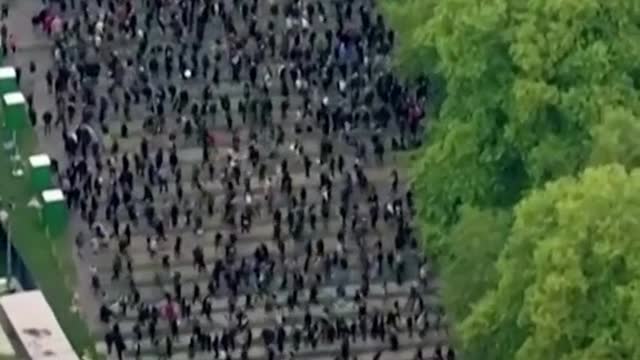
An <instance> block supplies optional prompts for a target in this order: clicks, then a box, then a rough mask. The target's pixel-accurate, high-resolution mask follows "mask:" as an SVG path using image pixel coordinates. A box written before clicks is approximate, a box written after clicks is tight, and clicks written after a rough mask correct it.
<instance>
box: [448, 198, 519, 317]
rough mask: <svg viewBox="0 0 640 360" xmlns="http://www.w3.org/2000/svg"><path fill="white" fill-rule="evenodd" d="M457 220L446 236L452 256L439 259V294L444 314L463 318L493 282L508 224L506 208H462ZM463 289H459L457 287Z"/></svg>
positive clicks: (507, 233) (509, 216) (509, 223)
mask: <svg viewBox="0 0 640 360" xmlns="http://www.w3.org/2000/svg"><path fill="white" fill-rule="evenodd" d="M460 213H461V215H460V221H459V222H458V223H457V224H456V225H455V226H454V227H453V228H452V230H451V233H450V235H449V237H448V242H449V244H450V246H451V249H452V250H451V254H452V256H451V257H449V258H447V259H446V261H443V262H442V277H443V278H444V279H446V281H445V282H444V283H443V284H442V296H443V298H444V301H445V303H446V307H447V310H448V315H449V316H450V317H453V318H454V319H464V318H465V317H467V316H468V315H469V312H470V310H471V306H470V305H471V304H473V303H475V302H476V301H478V300H479V299H480V298H481V297H482V296H483V295H484V294H485V292H486V290H487V289H488V288H492V287H494V286H495V285H496V284H497V279H498V274H497V271H496V268H495V266H493V264H495V262H496V261H497V259H498V256H499V255H500V252H501V251H502V248H503V247H504V244H505V243H506V240H507V237H508V236H509V229H510V226H511V215H510V213H509V212H507V211H504V210H502V211H493V210H479V209H475V208H471V207H464V208H463V209H462V210H461V212H460ZM462 288H464V289H465V291H464V292H462V291H460V289H462Z"/></svg>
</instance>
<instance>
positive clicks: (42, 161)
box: [29, 154, 51, 168]
mask: <svg viewBox="0 0 640 360" xmlns="http://www.w3.org/2000/svg"><path fill="white" fill-rule="evenodd" d="M29 165H30V166H31V167H32V168H39V167H44V166H49V165H51V159H50V158H49V155H47V154H39V155H33V156H29Z"/></svg>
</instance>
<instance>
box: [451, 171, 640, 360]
mask: <svg viewBox="0 0 640 360" xmlns="http://www.w3.org/2000/svg"><path fill="white" fill-rule="evenodd" d="M638 219H640V170H633V171H632V172H630V173H627V171H626V170H625V169H624V167H622V166H620V165H608V166H603V167H596V168H590V169H587V170H586V171H585V172H584V174H582V175H580V177H579V178H570V177H565V178H562V179H559V180H557V181H554V182H550V183H548V184H547V185H546V186H545V187H544V189H542V190H535V191H533V192H531V193H530V194H529V195H528V196H527V197H526V198H525V199H523V200H522V201H521V202H520V203H519V204H518V206H517V207H516V209H515V220H514V223H513V227H512V229H511V232H510V234H509V237H508V240H507V243H506V245H505V248H504V249H503V251H502V253H501V255H500V258H499V260H498V262H497V267H496V269H497V272H498V281H497V285H496V286H495V289H493V290H492V291H489V292H487V293H486V294H485V295H484V296H483V297H482V299H481V300H480V301H479V302H477V303H476V305H475V306H474V311H472V313H471V315H470V316H469V317H467V318H466V319H465V320H464V322H463V323H462V326H461V335H462V337H463V339H464V341H465V342H467V343H471V344H473V343H474V342H479V343H481V344H483V345H484V346H485V347H491V346H492V344H493V343H494V341H493V340H492V338H493V337H495V336H498V337H499V338H509V337H511V339H512V341H510V342H509V343H507V344H505V343H502V344H500V346H501V348H500V349H499V354H501V355H500V357H498V358H509V359H522V360H537V359H539V360H546V359H567V360H569V359H636V358H638V357H640V346H638V345H637V336H638V334H640V323H639V322H638V320H637V319H638V317H637V316H638V315H639V311H640V307H639V305H640V292H639V291H638V290H640V243H639V242H638V241H636V236H637V234H640V220H638ZM501 332H503V333H504V334H500V333H501ZM505 345H506V346H505Z"/></svg>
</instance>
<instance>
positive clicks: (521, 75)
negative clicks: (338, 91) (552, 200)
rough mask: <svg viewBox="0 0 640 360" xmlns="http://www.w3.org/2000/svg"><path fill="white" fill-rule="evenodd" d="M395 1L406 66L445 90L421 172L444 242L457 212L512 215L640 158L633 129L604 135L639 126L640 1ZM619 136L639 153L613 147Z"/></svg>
mask: <svg viewBox="0 0 640 360" xmlns="http://www.w3.org/2000/svg"><path fill="white" fill-rule="evenodd" d="M389 2H390V4H391V5H389V6H387V13H388V14H389V17H390V19H391V23H392V24H400V25H397V26H398V28H399V29H400V30H399V31H398V32H399V34H400V39H399V43H400V50H399V55H398V57H399V58H400V60H399V62H400V63H401V64H406V63H407V62H409V60H405V59H411V61H412V62H411V63H410V64H409V65H407V67H409V68H411V70H410V71H409V72H416V71H415V70H413V68H415V67H418V66H420V65H422V66H423V67H424V69H425V70H424V71H425V72H433V73H436V74H437V75H439V76H441V77H442V78H443V79H444V80H445V82H446V94H447V97H446V100H445V101H444V104H443V105H442V107H441V109H440V111H439V114H438V119H437V123H438V125H436V126H435V128H434V129H432V130H431V134H430V138H429V142H428V145H427V146H426V147H425V149H424V151H423V156H422V159H420V160H419V161H417V163H416V167H415V169H414V175H415V176H414V185H415V187H416V190H417V191H416V192H417V193H418V194H419V195H420V196H419V199H421V200H422V204H421V209H420V210H421V211H420V216H421V218H422V220H423V222H424V223H425V224H426V225H427V226H426V227H429V228H430V229H431V230H430V232H431V233H435V234H446V232H447V231H448V229H449V227H450V226H451V225H452V224H453V223H455V222H456V221H457V220H458V214H457V207H458V206H459V205H462V204H469V205H472V206H479V207H485V206H489V207H495V206H511V205H513V204H514V203H516V202H517V201H518V200H519V199H520V198H521V196H522V194H523V193H525V192H526V191H527V190H528V189H529V188H532V187H537V186H540V185H542V184H544V182H545V181H548V180H552V179H555V178H558V177H560V176H565V175H572V174H576V173H577V172H578V171H580V170H581V169H583V168H584V166H586V165H587V164H589V161H596V163H602V161H605V163H606V162H609V161H612V160H615V156H617V154H619V153H621V152H622V153H625V154H627V151H626V150H627V149H628V148H634V149H635V148H637V147H635V143H636V141H635V138H634V139H632V138H630V136H628V137H626V138H625V137H624V136H617V135H616V134H620V133H619V131H620V130H625V128H624V127H622V128H620V127H619V126H618V127H612V126H610V125H608V124H606V121H607V120H608V118H613V117H616V116H618V115H607V113H610V112H611V111H612V110H613V111H614V112H618V113H622V114H624V116H627V117H628V118H629V119H637V118H638V114H639V112H640V102H639V99H638V96H637V91H636V89H635V87H634V84H636V83H638V82H637V81H635V82H634V80H636V78H637V76H636V74H638V68H640V67H639V66H638V65H637V64H638V62H637V59H638V58H640V42H639V41H637V40H638V39H639V38H640V29H639V27H638V24H640V6H639V5H638V4H637V2H634V1H629V0H624V1H608V2H603V1H597V0H527V1H524V0H489V1H487V0H443V1H439V2H437V4H435V5H433V3H432V2H430V1H426V2H424V4H422V5H417V4H418V3H420V1H417V0H416V1H411V0H405V1H400V0H395V1H392V0H389ZM405 19H407V20H406V21H403V20H405ZM416 19H418V21H416ZM407 44H408V45H407ZM411 54H413V56H411ZM425 54H429V55H425ZM434 61H435V65H432V63H434ZM618 118H619V116H618ZM635 123H637V122H635ZM633 124H634V121H630V122H627V123H626V125H625V126H632V125H633ZM619 125H620V124H619ZM632 129H633V128H632ZM612 136H617V137H618V138H620V139H622V140H628V141H630V142H631V143H627V144H626V145H616V146H612V145H613V142H612V140H611V137H612ZM594 142H595V143H596V145H597V146H598V147H599V149H597V150H593V147H594ZM633 161H635V160H633ZM633 161H632V162H633ZM435 238H438V236H435ZM435 245H438V244H435Z"/></svg>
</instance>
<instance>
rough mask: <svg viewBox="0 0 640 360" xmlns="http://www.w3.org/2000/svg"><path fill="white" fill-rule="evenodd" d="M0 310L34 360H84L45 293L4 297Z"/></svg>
mask: <svg viewBox="0 0 640 360" xmlns="http://www.w3.org/2000/svg"><path fill="white" fill-rule="evenodd" d="M0 306H2V309H3V310H4V313H5V315H6V316H7V319H8V321H9V323H10V324H11V327H12V328H13V330H14V331H15V333H16V336H18V338H19V340H20V342H21V343H22V346H24V348H25V350H26V351H27V354H28V355H29V358H30V359H34V360H44V359H52V360H53V359H56V360H79V359H80V358H79V357H78V355H76V353H75V352H74V351H73V348H72V347H71V343H70V342H69V340H68V339H67V337H66V336H65V334H64V332H63V331H62V329H61V328H60V325H59V324H58V320H57V319H56V317H55V315H54V314H53V311H51V308H50V307H49V303H47V300H46V299H45V298H44V295H43V294H42V292H41V291H39V290H35V291H25V292H20V293H16V294H12V295H7V296H4V297H2V298H0Z"/></svg>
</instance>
